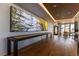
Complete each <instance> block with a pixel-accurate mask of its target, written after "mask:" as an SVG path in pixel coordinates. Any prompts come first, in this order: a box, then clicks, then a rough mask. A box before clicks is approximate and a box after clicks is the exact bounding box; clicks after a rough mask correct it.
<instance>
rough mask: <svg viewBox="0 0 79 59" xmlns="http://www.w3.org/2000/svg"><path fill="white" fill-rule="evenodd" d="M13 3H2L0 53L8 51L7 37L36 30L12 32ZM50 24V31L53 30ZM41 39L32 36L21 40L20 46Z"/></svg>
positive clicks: (0, 7) (0, 12) (0, 5)
mask: <svg viewBox="0 0 79 59" xmlns="http://www.w3.org/2000/svg"><path fill="white" fill-rule="evenodd" d="M11 5H13V4H5V3H4V4H1V3H0V55H5V54H6V52H7V39H6V38H7V37H9V36H14V35H22V34H30V33H35V32H10V6H11ZM14 6H15V5H14ZM17 7H18V6H17ZM50 25H51V24H49V29H48V31H52V26H50ZM42 32H45V31H41V33H42ZM36 33H37V32H36ZM39 40H41V37H37V38H32V39H30V40H26V41H22V42H19V48H21V47H23V46H26V45H29V44H32V43H34V42H37V41H39Z"/></svg>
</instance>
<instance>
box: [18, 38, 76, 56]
mask: <svg viewBox="0 0 79 59" xmlns="http://www.w3.org/2000/svg"><path fill="white" fill-rule="evenodd" d="M18 54H19V55H25V56H27V55H28V56H76V55H77V43H76V41H75V40H74V39H73V37H67V38H64V37H60V36H54V37H53V38H52V39H50V38H49V39H48V40H46V39H44V40H41V41H40V42H37V43H34V44H32V45H30V46H27V47H24V48H23V49H21V50H19V53H18Z"/></svg>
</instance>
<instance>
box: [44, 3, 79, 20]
mask: <svg viewBox="0 0 79 59" xmlns="http://www.w3.org/2000/svg"><path fill="white" fill-rule="evenodd" d="M43 4H44V6H45V7H46V8H47V9H48V11H49V12H50V13H51V15H52V16H53V17H54V18H55V20H60V19H69V18H73V17H74V16H75V15H76V13H77V12H78V11H79V3H43Z"/></svg>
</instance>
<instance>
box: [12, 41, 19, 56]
mask: <svg viewBox="0 0 79 59" xmlns="http://www.w3.org/2000/svg"><path fill="white" fill-rule="evenodd" d="M13 55H14V56H17V55H18V42H17V41H14V45H13Z"/></svg>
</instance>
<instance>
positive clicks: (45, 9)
mask: <svg viewBox="0 0 79 59" xmlns="http://www.w3.org/2000/svg"><path fill="white" fill-rule="evenodd" d="M39 5H40V6H41V7H42V8H43V9H44V11H46V13H47V14H48V15H49V16H50V17H51V18H52V20H53V21H54V22H56V21H55V19H54V18H53V16H52V15H51V14H50V12H49V11H48V10H47V8H46V7H45V6H44V5H43V4H42V3H39Z"/></svg>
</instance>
